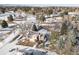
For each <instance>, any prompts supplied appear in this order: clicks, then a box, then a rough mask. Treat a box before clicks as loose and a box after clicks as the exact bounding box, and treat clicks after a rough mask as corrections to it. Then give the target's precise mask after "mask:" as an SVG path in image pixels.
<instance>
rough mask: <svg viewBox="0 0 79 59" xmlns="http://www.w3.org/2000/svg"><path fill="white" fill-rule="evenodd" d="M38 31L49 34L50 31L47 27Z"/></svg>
mask: <svg viewBox="0 0 79 59" xmlns="http://www.w3.org/2000/svg"><path fill="white" fill-rule="evenodd" d="M38 33H41V34H49V32H48V31H47V30H45V29H41V30H39V31H38Z"/></svg>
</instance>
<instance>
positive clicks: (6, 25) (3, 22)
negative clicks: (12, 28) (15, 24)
mask: <svg viewBox="0 0 79 59" xmlns="http://www.w3.org/2000/svg"><path fill="white" fill-rule="evenodd" d="M1 26H2V27H3V28H6V27H8V24H7V22H6V21H5V20H3V21H2V23H1Z"/></svg>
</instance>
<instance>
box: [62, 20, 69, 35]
mask: <svg viewBox="0 0 79 59" xmlns="http://www.w3.org/2000/svg"><path fill="white" fill-rule="evenodd" d="M67 31H68V27H67V21H65V22H63V24H62V27H61V35H63V34H67Z"/></svg>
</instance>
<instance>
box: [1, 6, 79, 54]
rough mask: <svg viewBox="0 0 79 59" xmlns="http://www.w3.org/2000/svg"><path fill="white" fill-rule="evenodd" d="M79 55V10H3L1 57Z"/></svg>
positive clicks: (33, 8)
mask: <svg viewBox="0 0 79 59" xmlns="http://www.w3.org/2000/svg"><path fill="white" fill-rule="evenodd" d="M67 54H70V55H75V54H77V55H78V54H79V8H78V7H56V6H53V7H0V55H67Z"/></svg>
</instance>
